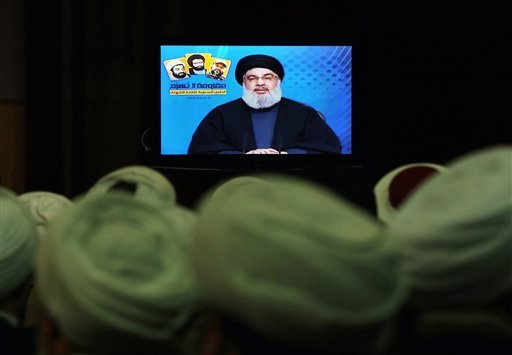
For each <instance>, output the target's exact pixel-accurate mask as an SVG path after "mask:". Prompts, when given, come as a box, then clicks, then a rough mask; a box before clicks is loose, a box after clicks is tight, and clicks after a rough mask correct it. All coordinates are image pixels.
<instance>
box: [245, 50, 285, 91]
mask: <svg viewBox="0 0 512 355" xmlns="http://www.w3.org/2000/svg"><path fill="white" fill-rule="evenodd" d="M252 68H267V69H270V70H272V71H273V72H274V73H276V74H277V76H279V78H280V79H281V80H283V78H284V68H283V65H282V64H281V63H280V62H279V61H278V60H277V59H276V58H274V57H271V56H269V55H265V54H253V55H248V56H246V57H243V58H242V59H240V60H239V61H238V64H237V65H236V69H235V78H236V81H238V83H239V84H240V85H242V82H243V80H244V75H245V73H246V72H247V71H248V70H251V69H252Z"/></svg>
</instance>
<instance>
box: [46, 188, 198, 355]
mask: <svg viewBox="0 0 512 355" xmlns="http://www.w3.org/2000/svg"><path fill="white" fill-rule="evenodd" d="M174 211H178V209H175V210H174ZM172 213H173V211H172V210H170V209H166V210H161V209H160V208H159V207H157V206H155V205H154V204H150V203H147V202H145V201H142V200H137V199H133V198H131V197H130V196H129V195H126V194H122V193H120V192H113V193H110V194H106V195H103V196H97V197H95V198H92V199H82V200H79V201H77V202H76V203H75V205H74V206H73V207H72V208H70V209H69V210H68V211H66V212H65V213H63V214H61V215H60V216H58V217H57V218H55V219H54V220H53V221H52V223H51V224H50V225H49V227H48V232H47V235H46V236H45V240H44V243H42V247H41V248H40V251H39V253H38V257H37V264H36V265H37V273H36V276H37V287H38V290H39V293H40V297H41V300H42V303H43V305H44V306H45V308H46V309H48V312H49V313H50V314H51V315H52V317H53V318H54V319H55V320H56V322H57V323H58V325H59V327H60V329H61V331H62V332H63V334H64V336H65V337H66V338H67V339H69V340H70V342H71V343H72V344H77V345H79V346H81V347H82V348H84V349H88V350H101V351H124V350H129V349H133V348H135V347H136V346H137V345H139V344H140V343H141V342H147V343H148V344H149V343H155V344H158V343H159V342H163V343H166V342H167V341H168V340H170V339H172V338H173V336H174V335H175V332H176V331H177V330H179V329H180V327H182V326H183V324H184V323H185V322H186V321H187V318H188V317H189V315H190V314H191V312H192V311H193V308H194V307H195V305H194V303H195V302H196V301H197V295H198V294H197V292H196V288H195V282H194V279H193V277H192V276H191V273H190V268H189V266H188V264H187V261H186V258H185V255H186V248H187V245H188V238H187V237H185V236H184V235H183V234H186V233H189V228H190V227H191V226H192V223H194V221H195V219H194V218H192V217H193V216H192V215H190V216H189V217H191V218H181V212H180V213H179V214H180V215H179V216H178V217H177V218H171V217H172Z"/></svg>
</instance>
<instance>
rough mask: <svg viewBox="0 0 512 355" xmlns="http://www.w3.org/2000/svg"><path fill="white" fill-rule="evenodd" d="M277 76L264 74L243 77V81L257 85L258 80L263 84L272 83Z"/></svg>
mask: <svg viewBox="0 0 512 355" xmlns="http://www.w3.org/2000/svg"><path fill="white" fill-rule="evenodd" d="M277 78H278V76H277V75H274V74H265V75H263V76H257V75H248V76H244V79H245V80H247V81H248V82H250V83H257V82H258V80H260V79H261V80H263V81H265V82H270V81H273V80H274V79H277Z"/></svg>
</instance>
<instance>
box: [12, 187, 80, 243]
mask: <svg viewBox="0 0 512 355" xmlns="http://www.w3.org/2000/svg"><path fill="white" fill-rule="evenodd" d="M18 197H19V199H20V200H21V201H23V203H25V204H26V205H27V206H28V208H29V209H30V212H31V214H32V217H34V219H35V221H36V224H37V230H38V232H39V236H40V237H41V236H43V235H44V233H45V230H46V225H47V224H48V221H50V220H51V219H53V218H55V217H56V216H57V215H59V213H61V212H63V211H65V210H66V209H67V208H69V207H70V206H71V205H72V204H73V203H72V202H71V200H69V199H68V198H67V197H66V196H64V195H61V194H58V193H54V192H51V191H31V192H26V193H23V194H21V195H19V196H18Z"/></svg>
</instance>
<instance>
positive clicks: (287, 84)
mask: <svg viewBox="0 0 512 355" xmlns="http://www.w3.org/2000/svg"><path fill="white" fill-rule="evenodd" d="M154 47H155V48H154V49H155V52H154V53H153V57H152V59H151V60H152V61H151V70H152V75H153V77H154V79H156V80H154V82H153V83H152V85H154V89H153V90H151V95H152V98H151V100H150V103H151V106H152V109H151V116H152V118H153V119H154V121H153V124H152V128H153V131H152V134H151V136H152V142H151V164H152V165H154V166H157V167H163V168H176V169H182V168H184V169H190V168H194V169H229V168H234V169H239V168H252V167H255V168H267V167H268V168H271V169H272V168H291V169H300V168H304V167H307V166H308V165H311V164H313V165H315V166H317V164H329V163H333V162H346V163H351V162H352V161H353V160H352V157H353V155H354V146H353V136H354V131H353V121H354V109H353V102H354V101H353V90H352V87H353V85H352V84H353V71H352V64H353V60H352V59H353V49H354V48H353V45H352V43H350V42H349V41H346V40H338V39H329V40H325V39H324V40H321V41H320V40H293V41H292V40H279V39H272V40H268V41H264V40H253V39H244V38H242V37H241V38H236V39H233V38H231V39H226V38H208V37H205V38H166V39H162V40H159V41H157V43H156V45H154ZM251 54H264V55H269V56H272V57H275V58H277V59H278V60H279V61H280V62H281V63H282V65H283V67H284V72H285V76H284V78H283V80H282V82H281V89H282V96H283V97H286V98H289V99H292V100H295V101H298V102H301V103H303V104H305V105H307V106H310V107H312V108H314V109H315V110H316V111H317V112H318V114H319V116H320V117H321V118H322V119H323V120H325V122H326V123H327V124H328V125H329V126H330V128H331V129H332V130H333V132H334V133H335V135H336V136H337V137H338V138H339V141H340V143H341V150H340V152H339V153H338V154H287V155H285V154H280V155H251V154H228V155H226V154H188V148H189V144H190V142H191V138H192V136H193V134H194V132H195V130H196V128H197V127H198V125H199V124H200V123H201V121H202V120H203V118H204V117H205V116H206V115H207V114H208V113H209V112H210V111H211V110H212V109H214V108H215V107H217V106H218V105H221V104H224V103H226V102H228V101H231V100H235V99H239V98H240V97H241V96H242V86H241V85H240V84H239V83H238V82H237V80H236V78H235V68H236V65H237V63H238V61H239V60H240V59H241V58H243V57H244V56H247V55H251ZM198 59H199V61H200V62H201V61H203V62H204V68H205V72H201V73H198V74H194V73H193V72H192V70H193V68H192V65H193V64H194V63H193V61H194V60H198ZM218 63H221V64H222V65H221V67H220V69H222V70H220V71H215V69H216V68H217V66H218V65H219V64H218ZM174 71H175V72H174ZM215 73H217V74H218V76H217V77H215V75H211V74H215Z"/></svg>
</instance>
